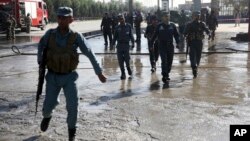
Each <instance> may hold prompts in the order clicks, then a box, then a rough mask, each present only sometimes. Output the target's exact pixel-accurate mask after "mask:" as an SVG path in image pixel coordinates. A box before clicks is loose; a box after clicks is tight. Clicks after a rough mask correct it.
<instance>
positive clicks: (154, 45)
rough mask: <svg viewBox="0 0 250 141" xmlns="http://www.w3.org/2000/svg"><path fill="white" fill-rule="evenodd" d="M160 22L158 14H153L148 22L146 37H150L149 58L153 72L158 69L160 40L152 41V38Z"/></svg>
mask: <svg viewBox="0 0 250 141" xmlns="http://www.w3.org/2000/svg"><path fill="white" fill-rule="evenodd" d="M157 24H158V20H157V17H156V16H151V21H150V23H148V25H147V27H146V31H145V34H144V37H145V38H147V39H148V51H149V60H150V64H151V72H152V73H153V72H155V71H156V62H157V60H158V57H159V52H158V40H156V41H154V42H151V39H152V37H153V35H154V33H155V30H156V27H157Z"/></svg>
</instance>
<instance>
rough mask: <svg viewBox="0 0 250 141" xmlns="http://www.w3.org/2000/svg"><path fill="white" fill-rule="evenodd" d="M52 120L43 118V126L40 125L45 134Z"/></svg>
mask: <svg viewBox="0 0 250 141" xmlns="http://www.w3.org/2000/svg"><path fill="white" fill-rule="evenodd" d="M50 120H51V117H49V118H43V120H42V122H41V125H40V128H41V131H43V132H45V131H46V130H47V129H48V127H49V122H50Z"/></svg>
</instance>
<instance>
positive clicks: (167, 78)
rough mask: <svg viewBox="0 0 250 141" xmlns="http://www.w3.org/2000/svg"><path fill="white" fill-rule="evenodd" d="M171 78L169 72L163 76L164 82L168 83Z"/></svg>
mask: <svg viewBox="0 0 250 141" xmlns="http://www.w3.org/2000/svg"><path fill="white" fill-rule="evenodd" d="M169 80H170V78H169V75H168V74H164V75H163V77H162V82H163V83H167V81H169Z"/></svg>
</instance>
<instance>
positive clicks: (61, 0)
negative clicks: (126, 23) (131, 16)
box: [44, 0, 142, 21]
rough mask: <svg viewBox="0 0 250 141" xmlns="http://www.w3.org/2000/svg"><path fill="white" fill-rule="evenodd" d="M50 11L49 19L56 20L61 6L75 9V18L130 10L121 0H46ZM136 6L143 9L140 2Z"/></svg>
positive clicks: (100, 15)
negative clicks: (106, 0) (106, 1)
mask: <svg viewBox="0 0 250 141" xmlns="http://www.w3.org/2000/svg"><path fill="white" fill-rule="evenodd" d="M44 1H45V2H46V3H47V7H48V11H49V20H50V21H56V10H57V9H58V7H60V6H69V7H71V8H72V9H73V11H74V18H76V19H78V18H79V19H83V18H89V17H97V18H98V17H99V18H100V17H102V16H103V14H104V13H105V12H109V13H112V12H114V13H122V12H124V11H128V5H126V4H125V3H122V2H121V1H117V0H112V1H111V2H109V3H102V2H98V1H97V2H96V1H94V0H44ZM135 7H136V8H140V9H142V6H141V4H140V3H136V4H135Z"/></svg>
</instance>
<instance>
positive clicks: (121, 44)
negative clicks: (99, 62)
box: [113, 15, 134, 80]
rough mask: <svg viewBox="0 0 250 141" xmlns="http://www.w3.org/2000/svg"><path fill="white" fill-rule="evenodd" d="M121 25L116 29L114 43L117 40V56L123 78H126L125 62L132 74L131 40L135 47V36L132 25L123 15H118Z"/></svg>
mask: <svg viewBox="0 0 250 141" xmlns="http://www.w3.org/2000/svg"><path fill="white" fill-rule="evenodd" d="M118 20H119V23H120V24H119V25H118V26H117V27H116V29H115V36H114V40H113V45H115V42H116V41H117V42H118V43H117V46H116V47H117V58H118V61H119V66H120V69H121V79H122V80H123V79H125V78H126V74H125V68H124V62H125V64H126V67H127V70H128V74H129V75H132V70H131V68H130V55H129V42H130V41H132V47H134V36H133V33H132V27H131V25H130V24H128V23H125V19H124V16H123V15H118Z"/></svg>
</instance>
